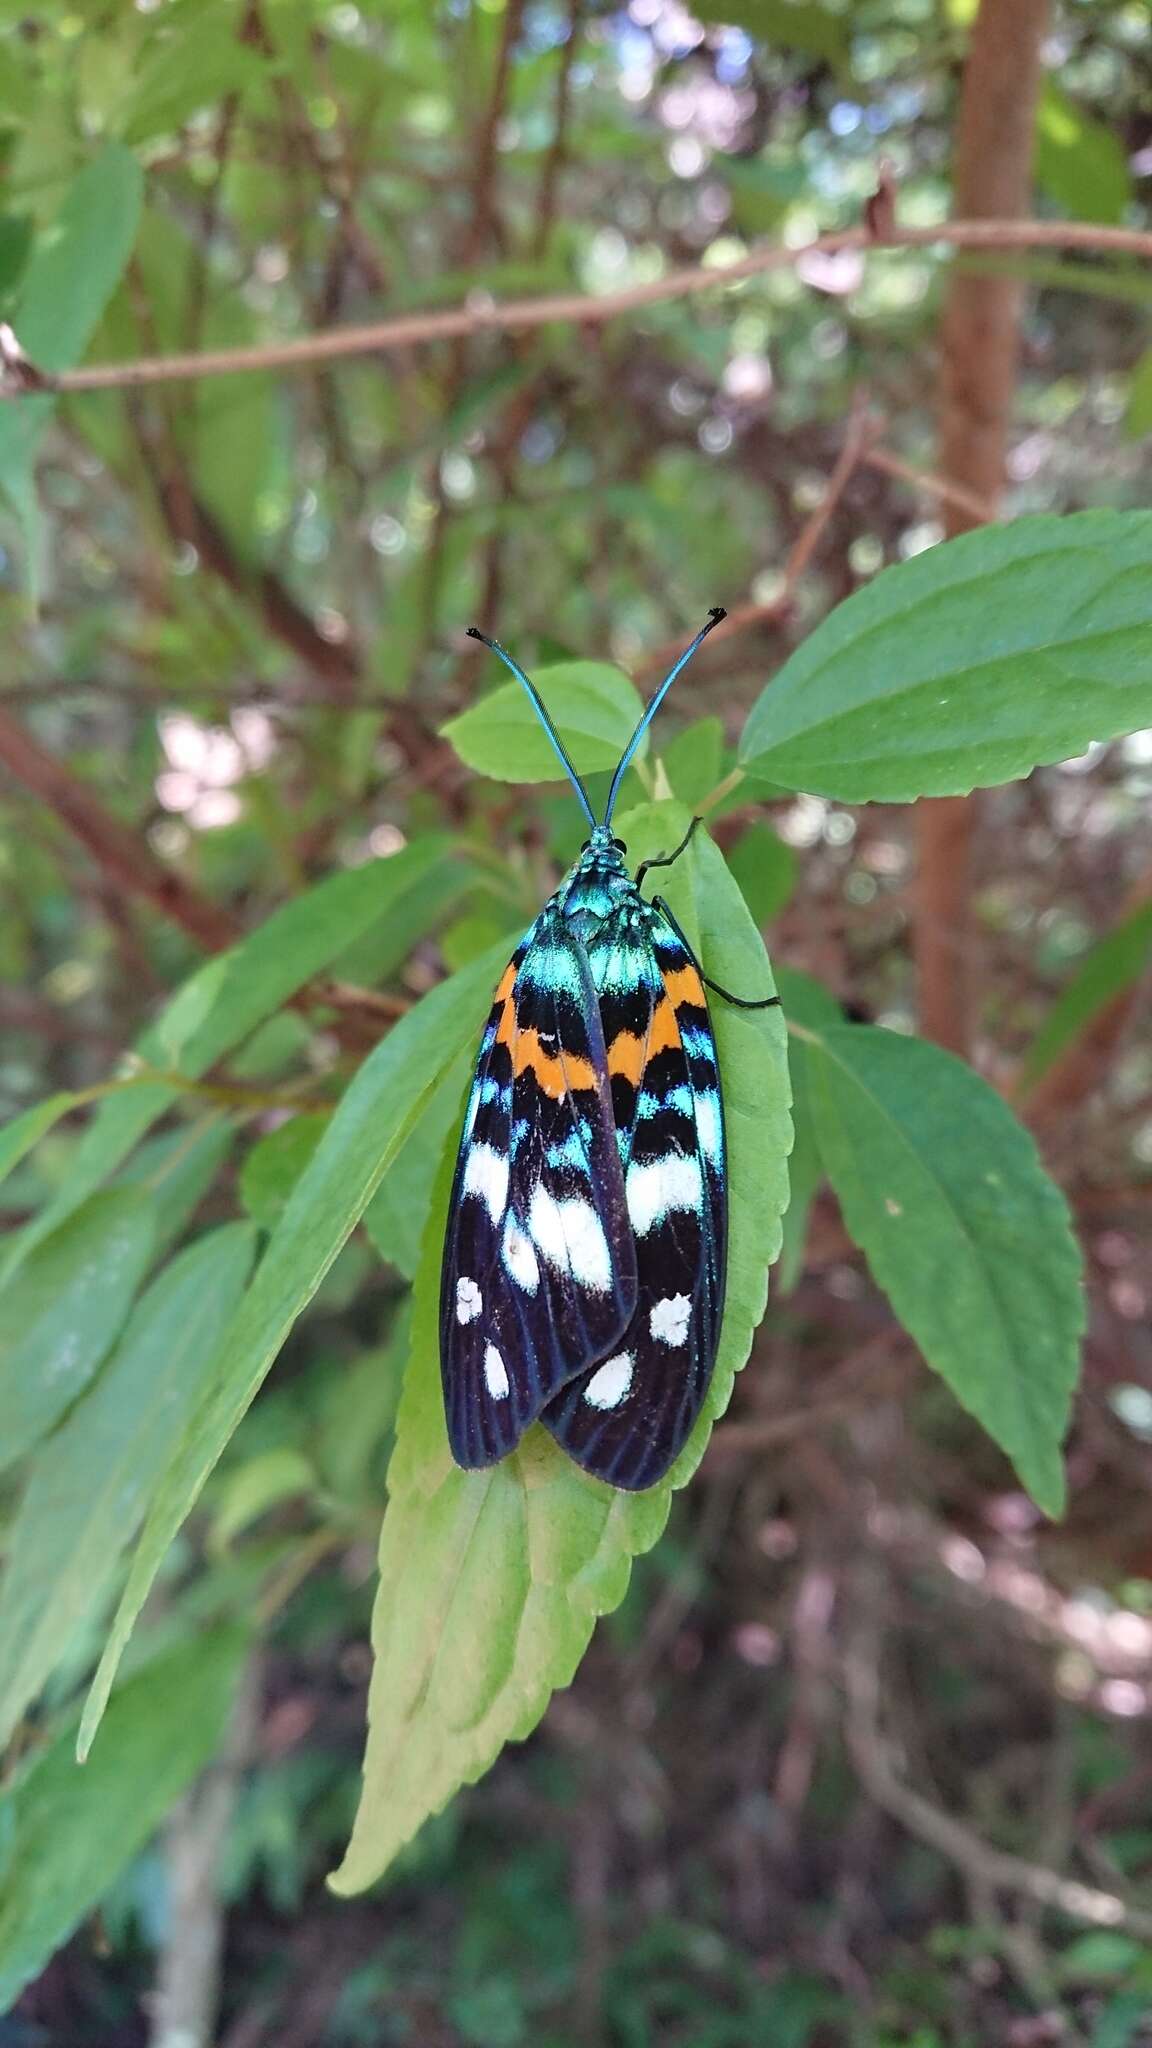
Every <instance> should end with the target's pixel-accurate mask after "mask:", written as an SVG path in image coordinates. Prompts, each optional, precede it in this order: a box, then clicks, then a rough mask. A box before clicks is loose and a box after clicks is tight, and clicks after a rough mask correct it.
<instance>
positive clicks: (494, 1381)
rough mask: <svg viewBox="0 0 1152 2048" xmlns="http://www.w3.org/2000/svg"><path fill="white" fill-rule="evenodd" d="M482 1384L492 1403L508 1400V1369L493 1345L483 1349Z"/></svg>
mask: <svg viewBox="0 0 1152 2048" xmlns="http://www.w3.org/2000/svg"><path fill="white" fill-rule="evenodd" d="M484 1383H485V1385H486V1387H487V1389H488V1392H489V1393H490V1394H491V1396H492V1399H493V1400H494V1401H506V1400H507V1399H508V1387H509V1380H508V1368H507V1366H506V1365H505V1363H504V1360H503V1359H502V1358H501V1356H500V1353H499V1352H498V1351H497V1349H496V1346H495V1345H494V1344H487V1345H485V1347H484Z"/></svg>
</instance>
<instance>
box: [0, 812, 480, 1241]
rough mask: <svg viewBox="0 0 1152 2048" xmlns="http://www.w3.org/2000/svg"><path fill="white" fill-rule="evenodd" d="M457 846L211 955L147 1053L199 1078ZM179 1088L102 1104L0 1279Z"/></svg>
mask: <svg viewBox="0 0 1152 2048" xmlns="http://www.w3.org/2000/svg"><path fill="white" fill-rule="evenodd" d="M447 846H448V842H447V841H446V840H444V839H441V838H435V837H430V838H428V839H426V840H422V841H421V842H420V844H419V845H418V846H412V847H405V848H404V850H403V851H402V852H400V853H397V854H394V855H393V856H392V858H391V859H389V860H384V861H373V862H370V863H369V864H368V865H367V866H365V867H362V868H351V869H348V870H347V871H346V872H344V873H341V874H338V875H332V876H330V877H329V879H328V880H327V881H325V882H319V883H317V885H316V887H315V888H314V889H309V890H307V891H306V892H305V894H304V895H302V896H297V897H295V898H294V899H293V901H292V902H291V903H285V904H284V905H283V906H282V907H281V908H280V909H279V910H276V911H273V913H272V915H271V917H269V918H268V919H266V921H265V922H264V923H263V924H262V925H260V926H259V927H258V928H257V930H256V931H254V932H252V933H251V934H250V935H249V937H247V938H246V939H242V940H241V941H240V943H239V945H236V946H233V947H231V948H230V949H229V951H228V952H226V953H220V954H217V956H216V958H215V959H213V960H208V961H206V962H205V964H204V966H203V967H201V968H198V969H197V971H196V973H195V974H194V975H192V976H191V977H190V979H189V980H188V981H186V982H185V983H184V985H183V987H182V988H180V989H178V990H177V992H176V994H175V995H174V996H173V998H172V1000H171V1002H170V1003H169V1004H168V1005H167V1007H166V1009H165V1010H164V1012H163V1014H162V1015H161V1016H160V1017H159V1018H158V1019H157V1021H156V1023H155V1024H153V1025H152V1026H151V1027H150V1028H149V1030H148V1031H146V1032H145V1034H144V1036H143V1037H142V1038H141V1040H140V1042H139V1044H138V1046H137V1048H136V1050H137V1054H138V1056H139V1058H140V1059H141V1060H142V1061H143V1062H144V1063H145V1065H147V1066H148V1067H151V1068H155V1069H157V1070H159V1071H161V1072H164V1073H171V1072H179V1073H180V1074H181V1075H185V1076H187V1078H188V1079H189V1080H197V1079H199V1077H200V1076H201V1075H202V1074H205V1073H207V1071H208V1069H209V1067H212V1066H215V1064H216V1062H217V1061H218V1060H222V1059H223V1058H224V1057H225V1056H226V1055H227V1054H228V1053H230V1052H233V1051H234V1050H235V1048H236V1047H237V1046H238V1045H240V1044H241V1043H242V1042H243V1040H244V1039H246V1038H247V1037H248V1036H249V1034H250V1033H251V1032H253V1031H255V1029H256V1028H257V1026H258V1025H260V1024H262V1023H263V1022H264V1021H265V1019H266V1018H268V1017H270V1016H272V1015H273V1014H274V1012H275V1011H277V1010H278V1009H279V1008H280V1007H281V1005H282V1004H284V1003H286V1002H288V1001H289V1000H290V998H291V997H292V996H294V995H295V994H296V993H297V991H298V990H299V989H301V988H303V987H304V985H305V983H306V982H309V981H311V980H312V978H313V976H314V975H317V974H320V973H322V972H323V971H324V969H325V968H327V967H330V966H331V964H332V962H333V961H334V960H336V959H338V958H339V956H340V955H341V954H342V953H344V952H345V951H346V950H347V949H348V947H349V946H351V945H353V944H354V943H355V941H356V940H357V939H359V938H361V937H363V935H364V934H365V933H366V932H368V931H370V930H371V929H372V927H373V926H374V925H376V924H378V923H380V922H385V923H386V922H387V921H388V920H389V918H390V917H391V916H392V915H393V914H394V913H395V912H396V910H397V909H398V907H399V906H400V905H401V904H402V903H403V900H404V899H405V897H406V896H407V894H408V893H409V892H410V891H412V890H419V889H420V888H421V887H422V885H423V883H424V880H425V877H426V876H427V873H428V871H429V869H430V868H431V867H432V866H434V865H435V864H437V863H440V862H442V861H445V860H447V859H450V855H449V854H448V852H447ZM179 1092H180V1091H179V1089H178V1088H177V1087H176V1086H175V1085H172V1086H169V1085H168V1084H166V1083H164V1082H144V1083H142V1084H141V1085H140V1086H138V1087H133V1088H129V1089H126V1090H125V1091H124V1092H123V1093H122V1094H117V1095H112V1096H109V1097H108V1098H107V1100H106V1101H104V1102H102V1103H101V1105H100V1107H99V1109H98V1111H97V1113H96V1115H95V1117H94V1118H93V1120H92V1124H91V1126H90V1128H89V1129H88V1130H87V1131H86V1132H85V1134H84V1138H83V1140H82V1142H81V1144H80V1145H79V1147H78V1148H77V1153H76V1158H75V1161H74V1162H73V1167H72V1171H71V1173H70V1174H69V1177H68V1183H67V1186H66V1187H64V1188H62V1189H61V1191H60V1193H59V1195H57V1196H56V1198H55V1200H54V1201H52V1202H50V1203H49V1204H48V1206H47V1208H46V1209H45V1210H44V1211H43V1213H42V1214H41V1215H40V1216H38V1217H37V1218H36V1219H35V1221H34V1222H33V1223H31V1224H29V1225H28V1227H27V1228H26V1229H25V1230H23V1231H21V1233H20V1235H19V1237H18V1239H17V1240H16V1243H15V1244H14V1246H13V1247H12V1249H11V1251H10V1253H9V1255H8V1258H7V1260H6V1261H5V1264H4V1266H3V1268H2V1269H0V1280H3V1279H4V1278H6V1276H7V1275H8V1273H10V1272H11V1271H12V1270H13V1268H14V1266H15V1265H16V1264H17V1263H18V1261H19V1260H20V1259H21V1258H23V1257H24V1256H26V1254H27V1252H28V1251H29V1250H30V1249H31V1246H32V1245H33V1244H35V1243H36V1242H37V1241H38V1240H39V1239H40V1238H41V1237H43V1236H44V1235H45V1234H46V1232H48V1231H49V1230H52V1229H54V1228H55V1226H56V1224H57V1223H59V1222H60V1221H61V1219H62V1218H63V1217H64V1216H66V1215H68V1214H69V1213H70V1211H71V1210H72V1209H74V1208H75V1207H76V1205H77V1203H78V1202H80V1201H82V1200H83V1199H84V1197H85V1196H86V1195H89V1194H91V1193H92V1191H93V1189H95V1188H98V1187H99V1186H100V1184H101V1182H102V1181H104V1180H106V1179H107V1177H108V1175H109V1174H110V1173H114V1172H115V1170H116V1168H117V1167H118V1166H119V1164H120V1162H121V1160H123V1159H124V1158H126V1157H127V1155H128V1153H129V1152H130V1151H131V1150H132V1148H133V1146H134V1145H136V1144H138V1143H139V1141H140V1139H141V1138H142V1137H143V1136H144V1133H145V1132H146V1131H147V1130H148V1129H149V1127H150V1126H151V1125H152V1124H153V1123H155V1121H156V1119H157V1117H159V1116H162V1115H163V1113H164V1111H165V1110H166V1109H169V1108H170V1107H171V1105H172V1103H173V1102H175V1101H176V1100H177V1098H178V1096H179Z"/></svg>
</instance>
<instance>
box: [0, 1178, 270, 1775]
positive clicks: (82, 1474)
mask: <svg viewBox="0 0 1152 2048" xmlns="http://www.w3.org/2000/svg"><path fill="white" fill-rule="evenodd" d="M96 1199H97V1200H98V1201H101V1200H106V1199H107V1198H106V1197H101V1196H98V1197H96ZM68 1227H69V1228H70V1227H72V1226H68ZM254 1247H255V1234H254V1232H253V1231H252V1230H251V1229H250V1228H249V1227H248V1226H247V1225H245V1224H239V1223H229V1224H225V1225H224V1227H223V1228H222V1229H220V1230H216V1231H213V1232H212V1233H211V1235H210V1236H207V1237H203V1238H201V1239H200V1241H199V1242H198V1243H197V1244H194V1245H192V1246H190V1247H189V1249H188V1250H187V1251H184V1252H181V1254H180V1255H179V1257H178V1258H176V1259H174V1260H173V1262H172V1264H171V1265H170V1266H168V1267H167V1268H166V1269H165V1271H164V1272H163V1273H161V1274H160V1276H159V1278H158V1279H156V1280H154V1281H153V1283H152V1285H151V1287H149V1289H148V1291H147V1293H146V1294H145V1295H143V1297H142V1298H141V1300H140V1302H139V1303H138V1304H137V1306H136V1308H135V1309H134V1310H133V1312H132V1315H131V1318H130V1319H129V1322H128V1325H127V1328H126V1329H125V1331H124V1334H123V1336H122V1337H121V1338H120V1341H119V1343H118V1344H117V1346H116V1349H115V1351H114V1352H113V1354H112V1356H111V1358H110V1359H109V1360H108V1362H107V1364H106V1365H105V1367H104V1370H103V1372H102V1373H101V1374H100V1376H99V1378H98V1379H97V1380H96V1383H95V1385H94V1386H92V1387H90V1388H89V1389H88V1391H87V1392H86V1393H85V1394H84V1395H82V1397H81V1399H80V1400H79V1401H78V1402H77V1403H76V1406H75V1407H74V1408H73V1410H72V1413H71V1414H70V1415H69V1416H68V1417H67V1419H66V1421H65V1422H64V1423H63V1424H62V1425H61V1427H60V1428H59V1429H58V1430H57V1431H56V1433H55V1435H54V1436H52V1437H51V1438H50V1439H49V1441H48V1442H47V1443H46V1444H45V1445H44V1446H43V1447H42V1448H41V1451H40V1453H39V1456H38V1457H37V1458H36V1460H35V1463H34V1465H33V1467H32V1473H31V1477H30V1479H29V1482H28V1487H27V1490H26V1492H25V1494H24V1498H23V1500H22V1501H21V1503H20V1506H19V1508H18V1510H17V1513H16V1517H15V1521H14V1523H13V1525H12V1528H11V1531H10V1534H9V1538H8V1547H7V1562H6V1565H5V1568H4V1574H3V1577H2V1578H0V1747H2V1746H3V1745H4V1743H6V1742H7V1740H8V1738H9V1736H10V1735H11V1733H12V1730H13V1728H14V1727H15V1725H16V1723H17V1721H18V1720H19V1718H20V1716H21V1714H22V1713H23V1712H24V1710H25V1708H26V1707H27V1706H28V1705H29V1703H30V1702H31V1701H32V1700H34V1699H35V1698H36V1696H37V1694H38V1693H39V1691H40V1688H41V1686H42V1685H43V1684H44V1682H45V1680H46V1679H47V1678H49V1677H50V1676H51V1674H52V1672H53V1670H54V1669H55V1667H56V1665H57V1663H58V1662H59V1660H60V1658H61V1656H63V1655H64V1654H65V1653H66V1651H67V1649H68V1647H69V1645H70V1643H71V1640H72V1637H73V1635H74V1633H75V1632H76V1630H77V1629H78V1628H81V1627H83V1626H84V1625H85V1624H86V1623H88V1622H90V1620H91V1618H92V1616H93V1614H95V1613H97V1612H98V1611H99V1609H100V1607H101V1605H102V1603H103V1601H104V1599H105V1597H106V1595H107V1593H108V1591H109V1589H110V1586H111V1584H112V1580H113V1577H114V1574H115V1571H116V1564H117V1560H118V1558H119V1556H120V1554H121V1552H122V1551H123V1550H124V1548H125V1546H126V1545H127V1544H128V1543H129V1542H130V1541H131V1538H132V1536H133V1534H134V1532H135V1530H136V1529H137V1527H138V1526H139V1523H140V1520H141V1517H142V1516H143V1514H144V1511H145V1509H146V1507H147V1505H148V1500H149V1498H150V1495H151V1493H152V1490H153V1488H154V1486H155V1484H156V1482H157V1480H158V1478H159V1477H160V1474H161V1473H162V1472H163V1470H164V1468H165V1466H166V1465H167V1463H168V1460H169V1458H170V1457H171V1455H172V1452H173V1450H174V1448H175V1445H176V1443H177V1442H178V1440H179V1437H180V1434H181V1431H182V1430H183V1427H184V1424H185V1422H186V1420H187V1417H188V1414H189V1411H190V1409H191V1407H192V1404H193V1402H194V1401H195V1399H196V1396H197V1394H198V1393H199V1391H200V1389H201V1386H202V1384H203V1376H204V1370H205V1367H206V1365H208V1364H209V1363H210V1362H211V1359H212V1356H213V1353H214V1350H215V1347H216V1345H217V1343H218V1342H219V1339H220V1336H221V1334H222V1332H223V1329H224V1327H225V1324H226V1322H227V1320H228V1317H229V1316H230V1314H231V1313H232V1310H233V1309H234V1307H235V1305H236V1303H237V1301H238V1300H239V1298H240V1295H241V1292H242V1290H243V1287H244V1282H245V1279H246V1277H247V1274H248V1269H249V1267H250V1265H251V1263H252V1254H253V1250H254Z"/></svg>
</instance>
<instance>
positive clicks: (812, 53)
mask: <svg viewBox="0 0 1152 2048" xmlns="http://www.w3.org/2000/svg"><path fill="white" fill-rule="evenodd" d="M692 11H693V13H694V14H695V15H696V17H697V19H698V20H700V21H717V22H723V23H724V24H725V26H729V27H732V28H743V29H746V30H747V31H748V34H749V35H750V36H755V37H756V39H757V41H758V42H764V43H767V44H768V45H769V47H771V48H775V49H780V50H798V51H800V52H801V54H802V55H803V56H805V57H820V58H823V60H824V62H825V63H827V64H831V65H832V66H833V67H834V68H836V69H839V68H840V67H841V66H842V65H844V64H846V62H847V59H848V50H849V41H848V35H849V29H848V20H847V16H845V15H843V14H839V15H838V14H832V13H830V12H828V10H827V9H825V8H823V7H815V6H808V5H804V4H803V0H703V5H701V6H699V7H696V6H694V7H693V10H692Z"/></svg>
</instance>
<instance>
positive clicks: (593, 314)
mask: <svg viewBox="0 0 1152 2048" xmlns="http://www.w3.org/2000/svg"><path fill="white" fill-rule="evenodd" d="M933 248H941V249H944V248H953V249H1084V250H1087V251H1089V252H1090V253H1092V254H1095V255H1116V256H1139V257H1144V258H1145V259H1147V258H1149V257H1152V232H1149V231H1147V230H1144V229H1141V228H1118V227H1106V226H1103V225H1099V224H1097V223H1096V222H1094V221H1055V220H956V221H947V222H941V223H940V224H939V225H938V226H935V227H928V228H893V229H892V231H891V232H890V233H889V234H886V235H884V236H882V237H877V236H875V235H873V234H872V233H871V232H870V231H869V229H867V228H863V227H854V228H838V229H835V230H833V231H832V232H831V233H829V234H826V235H817V236H816V237H815V238H814V239H813V240H812V241H810V242H804V243H801V244H800V245H798V246H797V247H795V248H793V247H789V246H788V245H787V244H785V243H782V242H769V243H766V244H764V245H763V246H761V247H759V248H756V249H752V250H750V251H749V253H748V255H747V256H742V257H740V258H739V259H738V260H737V261H736V262H734V263H726V264H715V265H711V264H709V265H694V266H693V267H692V268H690V269H686V270H673V271H670V272H669V273H668V275H667V276H666V277H661V278H655V279H653V280H652V281H651V282H650V283H646V284H636V285H629V286H627V287H625V288H624V289H623V290H621V291H618V292H604V293H601V294H596V293H591V292H559V293H555V294H551V295H548V296H545V297H541V298H533V299H508V300H507V301H506V302H505V303H504V304H503V305H501V304H500V303H499V302H498V301H496V300H494V299H492V298H491V297H489V296H488V295H487V294H486V293H483V292H473V293H471V294H470V295H469V297H468V298H467V299H466V300H465V301H464V303H463V305H460V306H449V307H445V308H443V309H437V310H430V311H426V312H419V313H403V314H400V315H399V316H398V317H397V318H395V319H392V320H376V321H369V322H367V323H365V324H363V325H360V326H353V327H339V328H335V329H333V330H331V331H329V332H326V333H320V334H303V335H298V336H296V337H295V338H294V339H292V340H286V341H277V342H263V343H259V344H258V345H257V346H256V347H254V348H219V349H205V350H203V351H202V352H200V353H197V354H190V355H181V354H174V355H168V356H151V357H142V358H140V359H139V360H137V361H135V362H126V363H91V364H88V365H87V366H85V367H82V368H80V369H77V370H65V371H62V372H61V373H60V374H59V376H56V377H53V378H49V379H48V380H47V382H46V384H45V385H43V386H39V387H37V388H41V389H48V390H52V391H60V392H67V391H113V390H123V389H124V388H125V387H126V386H130V385H141V384H168V383H172V382H173V381H175V380H178V379H181V378H192V377H196V378H198V377H230V376H233V375H235V374H236V373H237V372H240V371H245V370H290V369H296V368H300V367H302V366H305V365H307V364H311V363H318V362H338V361H340V360H341V359H342V358H345V357H348V356H364V355H383V354H388V353H392V352H394V351H395V350H397V349H401V348H410V347H413V346H414V345H416V344H418V343H425V342H435V341H451V340H453V339H455V338H458V337H460V336H466V335H473V334H493V333H495V334H522V333H525V332H527V331H529V330H531V329H534V328H537V327H546V326H549V325H554V324H563V325H571V324H573V323H575V324H576V325H578V326H602V325H603V324H604V323H605V322H606V321H608V320H615V319H617V318H618V317H619V316H620V315H621V314H622V313H635V312H639V311H640V310H641V309H642V308H643V307H645V306H659V305H664V304H666V303H667V302H668V301H669V300H671V299H687V298H694V297H695V296H696V295H697V294H698V293H702V292H711V291H720V290H724V289H725V288H727V287H729V286H731V285H735V284H741V283H743V282H744V281H745V280H746V279H748V278H752V277H762V276H764V275H765V274H766V273H767V272H769V271H773V270H794V269H795V268H796V267H797V265H798V264H799V265H802V264H803V263H804V262H805V260H806V259H807V258H809V257H811V256H814V255H836V254H838V253H841V252H843V251H844V250H847V249H858V250H860V251H861V253H862V254H864V255H873V254H875V253H876V252H877V251H880V250H884V249H933ZM26 389H27V386H26V385H22V386H19V387H17V388H10V387H9V385H8V384H7V383H5V382H4V380H3V378H2V377H0V398H9V399H18V398H20V397H22V396H24V395H25V392H26Z"/></svg>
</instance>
